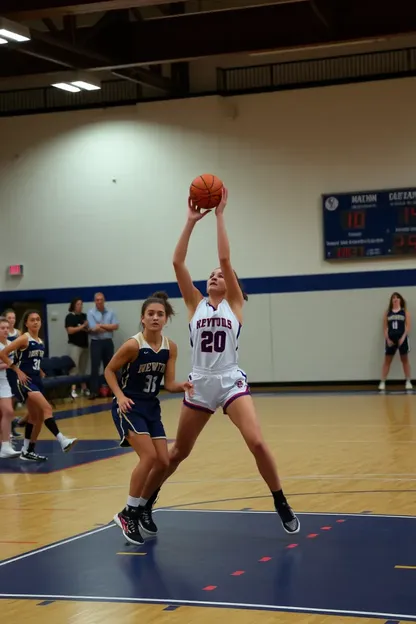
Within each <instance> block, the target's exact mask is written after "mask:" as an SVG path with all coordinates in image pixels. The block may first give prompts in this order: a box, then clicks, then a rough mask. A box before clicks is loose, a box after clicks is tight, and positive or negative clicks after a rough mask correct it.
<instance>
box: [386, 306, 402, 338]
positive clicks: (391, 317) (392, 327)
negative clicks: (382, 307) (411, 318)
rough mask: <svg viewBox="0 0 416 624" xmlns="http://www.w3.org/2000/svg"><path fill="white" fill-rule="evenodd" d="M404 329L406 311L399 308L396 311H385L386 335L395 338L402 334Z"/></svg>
mask: <svg viewBox="0 0 416 624" xmlns="http://www.w3.org/2000/svg"><path fill="white" fill-rule="evenodd" d="M405 330H406V311H405V310H403V309H402V308H400V310H398V311H397V312H393V310H389V311H388V313H387V332H388V335H389V336H391V337H393V338H396V337H400V336H403V334H404V332H405Z"/></svg>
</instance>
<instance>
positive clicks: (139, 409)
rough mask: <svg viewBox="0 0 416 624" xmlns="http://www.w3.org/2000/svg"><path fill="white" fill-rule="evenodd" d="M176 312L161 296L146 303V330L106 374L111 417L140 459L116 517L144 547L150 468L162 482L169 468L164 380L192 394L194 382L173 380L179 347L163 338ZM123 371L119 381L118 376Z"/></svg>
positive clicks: (112, 362) (176, 389) (123, 441)
mask: <svg viewBox="0 0 416 624" xmlns="http://www.w3.org/2000/svg"><path fill="white" fill-rule="evenodd" d="M173 314H174V311H173V308H172V306H171V305H170V303H169V301H168V297H167V295H166V294H165V293H163V292H157V293H155V294H154V295H152V296H151V297H149V298H148V299H146V301H145V302H144V303H143V306H142V310H141V322H142V326H143V332H139V333H138V334H136V335H135V336H133V337H132V338H130V339H129V340H127V341H126V342H125V343H124V344H123V345H122V346H121V347H120V349H119V350H118V351H117V352H116V353H115V355H114V356H113V358H112V359H111V360H110V362H109V364H108V365H107V367H106V369H105V371H104V374H105V378H106V381H107V383H108V385H109V386H110V388H111V390H112V391H113V394H114V400H113V405H112V410H111V411H112V415H113V420H114V423H115V426H116V428H117V431H118V433H119V435H120V446H132V447H133V449H134V450H135V451H136V453H137V455H138V456H139V459H140V461H139V463H138V465H137V466H136V468H135V469H134V470H133V472H132V475H131V479H130V489H129V495H128V498H127V505H126V507H125V508H124V509H123V511H121V512H120V513H118V514H116V515H115V516H114V521H115V523H116V524H117V525H118V526H119V527H120V528H121V530H122V532H123V535H124V537H125V538H126V540H127V541H128V542H130V543H132V544H143V537H142V535H141V530H143V531H144V532H145V533H149V534H152V525H151V522H150V521H151V514H149V512H148V510H147V508H146V503H147V499H144V498H143V496H142V490H143V486H144V484H145V482H146V479H147V477H148V475H149V473H150V471H151V470H153V471H154V473H155V474H156V475H159V480H161V479H162V477H163V475H164V474H165V472H166V469H167V467H168V465H169V455H168V445H167V440H166V434H165V429H164V427H163V423H162V418H161V410H160V402H159V399H158V394H159V391H160V385H161V383H162V379H163V378H164V387H165V389H166V390H168V391H169V392H184V391H185V390H187V391H188V392H190V393H191V394H192V383H190V382H189V381H187V382H185V383H178V382H176V381H175V364H176V358H177V353H178V351H177V346H176V344H175V343H174V342H172V341H171V340H168V339H167V338H166V337H165V336H163V334H162V330H163V328H164V326H165V325H166V323H167V321H168V320H169V319H170V318H171V317H172V316H173ZM118 371H121V378H120V382H119V381H118V379H117V373H118Z"/></svg>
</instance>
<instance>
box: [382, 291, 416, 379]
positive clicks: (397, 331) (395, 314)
mask: <svg viewBox="0 0 416 624" xmlns="http://www.w3.org/2000/svg"><path fill="white" fill-rule="evenodd" d="M409 332H410V313H409V311H408V309H407V306H406V301H405V300H404V299H403V297H402V296H401V294H400V293H398V292H394V293H393V294H392V296H391V297H390V301H389V306H388V308H387V310H386V312H385V314H384V338H385V341H386V344H385V357H384V362H383V370H382V373H381V381H380V384H379V386H378V389H379V390H381V391H384V390H385V389H386V377H387V375H388V372H389V370H390V365H391V363H392V360H393V358H394V356H395V354H396V351H397V350H398V351H399V353H400V359H401V361H402V366H403V371H404V374H405V377H406V385H405V389H406V390H408V391H410V390H412V389H413V385H412V381H411V376H412V375H411V370H410V363H409V355H408V354H409V351H410V344H409Z"/></svg>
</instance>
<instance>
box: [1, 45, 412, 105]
mask: <svg viewBox="0 0 416 624" xmlns="http://www.w3.org/2000/svg"><path fill="white" fill-rule="evenodd" d="M406 76H416V48H405V49H401V50H387V51H383V52H369V53H366V54H353V55H348V56H338V57H329V58H321V59H313V60H305V61H291V62H286V63H268V64H266V65H252V66H247V67H231V68H226V69H222V68H219V69H217V85H216V90H215V91H211V92H210V93H209V95H212V94H213V93H218V94H220V95H223V96H229V95H236V94H239V93H241V94H242V93H259V92H264V91H279V90H284V89H286V90H287V89H300V88H305V87H312V86H328V85H335V84H346V83H353V82H368V81H370V80H386V79H389V78H402V77H406ZM203 95H208V93H205V94H202V93H195V92H192V91H191V93H190V94H189V97H195V96H203ZM173 97H178V95H176V96H175V95H171V96H166V95H164V96H163V98H164V99H169V98H173ZM185 97H186V96H185ZM150 99H151V98H146V97H144V96H143V91H142V88H141V86H140V85H138V84H135V83H133V82H129V81H127V80H112V81H108V82H103V83H102V88H101V89H100V90H99V91H89V92H82V91H81V92H80V93H66V92H65V91H60V90H59V89H55V88H53V87H49V86H48V87H40V88H31V89H19V90H13V91H0V117H7V116H12V115H29V114H34V113H48V112H54V111H63V110H76V109H86V108H105V107H110V106H126V105H131V104H135V103H137V102H140V101H149V100H150ZM152 99H154V98H152Z"/></svg>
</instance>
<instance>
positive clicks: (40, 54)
mask: <svg viewBox="0 0 416 624" xmlns="http://www.w3.org/2000/svg"><path fill="white" fill-rule="evenodd" d="M84 34H85V33H84ZM31 35H32V39H31V40H30V41H28V42H27V44H25V45H24V46H22V45H19V46H18V45H16V46H14V49H15V51H16V52H20V53H21V54H27V55H30V56H34V57H37V58H39V59H42V60H43V61H49V62H52V63H55V64H56V65H57V66H58V67H55V71H57V70H58V69H59V68H60V67H65V68H69V69H79V70H83V69H84V70H88V69H91V66H97V65H101V66H108V65H110V66H111V68H110V71H113V69H114V70H116V69H117V70H118V64H117V59H115V58H113V57H110V56H106V55H104V54H101V53H100V52H96V51H93V50H89V49H86V48H84V47H81V46H80V45H78V44H76V45H75V44H73V43H70V42H69V41H68V40H66V39H62V38H58V37H56V36H54V35H51V34H49V33H45V32H40V31H37V30H34V29H32V30H31ZM1 66H2V64H1V55H0V67H1ZM5 71H6V73H3V71H2V70H0V76H1V75H2V76H3V77H5V76H8V75H9V76H10V75H16V74H15V73H13V74H7V68H5ZM32 72H33V73H37V68H36V67H35V65H33V67H31V68H30V70H29V71H26V72H24V73H25V74H28V73H32ZM113 73H114V74H115V75H116V76H118V77H124V78H126V79H127V80H134V82H138V83H141V84H145V85H147V86H150V87H152V88H154V89H156V90H159V91H163V92H165V93H166V92H169V91H171V90H172V89H173V82H172V81H171V80H169V79H168V78H165V77H164V76H161V75H158V74H156V73H155V72H152V71H151V70H149V69H145V68H143V67H140V68H137V70H136V69H135V70H134V71H131V70H130V69H127V70H126V71H125V72H124V73H123V72H120V71H113Z"/></svg>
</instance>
